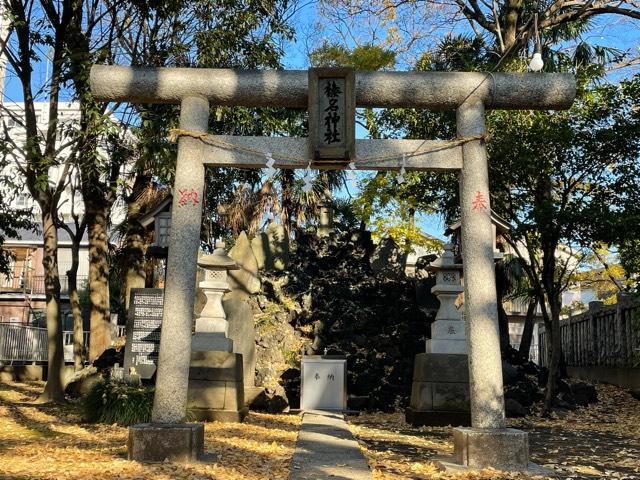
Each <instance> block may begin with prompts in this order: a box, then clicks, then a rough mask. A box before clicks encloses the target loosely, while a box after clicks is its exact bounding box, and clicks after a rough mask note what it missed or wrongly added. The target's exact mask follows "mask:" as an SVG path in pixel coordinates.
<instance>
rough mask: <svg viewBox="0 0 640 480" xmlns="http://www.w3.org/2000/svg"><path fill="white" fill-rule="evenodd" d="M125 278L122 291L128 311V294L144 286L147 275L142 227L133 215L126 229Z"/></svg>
mask: <svg viewBox="0 0 640 480" xmlns="http://www.w3.org/2000/svg"><path fill="white" fill-rule="evenodd" d="M125 258H126V259H127V278H126V279H125V281H126V284H125V285H126V288H125V291H124V306H125V310H126V311H127V312H128V311H129V296H130V294H131V289H132V288H144V286H145V283H146V280H147V275H146V265H145V263H146V262H145V258H144V228H143V227H142V225H140V222H138V220H137V219H135V217H134V218H133V219H130V220H129V228H128V230H127V254H126V257H125Z"/></svg>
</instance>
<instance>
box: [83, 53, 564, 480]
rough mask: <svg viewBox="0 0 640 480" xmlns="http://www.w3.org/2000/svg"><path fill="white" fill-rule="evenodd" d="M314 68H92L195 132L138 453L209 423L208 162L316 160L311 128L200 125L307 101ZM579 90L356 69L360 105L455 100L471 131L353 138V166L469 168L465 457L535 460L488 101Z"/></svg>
mask: <svg viewBox="0 0 640 480" xmlns="http://www.w3.org/2000/svg"><path fill="white" fill-rule="evenodd" d="M307 79H308V77H307V72H306V71H234V70H230V69H187V68H137V67H136V68H133V67H122V66H94V67H93V68H92V70H91V89H92V93H93V95H94V97H95V98H96V99H97V100H101V101H120V102H135V103H173V104H181V105H182V109H181V115H180V126H181V129H182V130H183V131H186V133H184V134H183V135H182V136H181V138H180V141H179V144H178V162H177V166H176V180H175V185H174V191H175V193H176V194H175V196H174V205H173V208H172V213H171V215H172V216H171V219H172V228H171V236H170V241H169V256H168V265H167V282H166V287H165V305H166V307H165V309H164V314H163V323H162V334H161V339H160V357H159V364H158V373H157V380H156V395H155V400H154V407H153V414H152V423H150V424H143V425H136V426H134V427H131V429H130V434H129V457H130V458H133V459H137V460H148V461H154V460H155V461H162V460H164V459H165V458H170V459H174V460H183V461H189V460H194V459H196V458H197V457H198V455H199V454H201V452H202V449H203V429H202V425H201V424H187V423H183V422H184V418H185V414H186V405H187V388H188V372H189V362H190V357H191V330H192V315H193V302H194V295H195V287H196V285H195V283H196V278H195V265H196V261H197V257H198V244H199V234H200V219H201V213H202V194H203V184H204V168H203V165H214V166H226V167H240V168H262V167H264V157H262V158H260V155H259V154H258V155H256V154H255V153H254V154H251V150H252V149H253V150H254V152H258V153H259V152H265V151H270V152H272V153H273V157H274V159H276V162H275V165H274V166H275V167H276V168H306V166H307V164H308V160H307V159H306V158H307V157H308V148H307V142H308V140H307V139H306V138H267V137H216V138H217V139H218V140H221V141H222V142H226V143H227V145H229V144H231V145H232V147H233V145H236V146H238V147H241V148H239V149H238V150H235V149H234V148H230V147H229V146H227V147H224V146H221V144H218V145H207V144H206V143H205V142H203V141H201V139H200V138H199V136H201V135H202V134H205V133H206V130H207V119H208V110H209V107H210V106H211V105H225V106H247V107H291V108H305V107H306V106H307V102H308V81H307ZM575 91H576V86H575V79H574V78H573V77H572V76H571V75H566V74H539V73H524V74H514V73H478V72H466V73H457V72H446V73H445V72H357V73H356V76H355V105H356V106H357V107H369V108H428V109H432V110H447V109H448V110H451V109H455V110H456V112H457V131H458V138H459V139H466V140H465V141H463V142H461V143H460V144H459V145H454V146H452V145H451V144H450V143H448V142H438V141H422V140H357V141H356V145H355V153H356V161H355V165H356V168H357V169H360V170H395V169H398V167H399V160H400V158H401V157H402V156H403V155H407V161H406V164H405V166H406V170H423V171H424V170H437V171H443V170H445V171H447V170H448V171H458V172H459V173H460V198H461V210H462V248H463V251H462V255H463V258H464V261H463V265H464V278H465V284H464V293H465V318H466V319H467V324H466V328H467V342H468V352H469V385H470V402H471V425H472V428H458V429H455V430H454V444H455V454H454V459H455V463H456V464H457V465H458V466H462V467H470V468H484V467H493V468H496V469H505V470H526V469H527V468H528V466H529V451H528V450H529V449H528V441H527V434H526V433H525V432H521V431H518V430H512V429H507V428H505V426H506V422H505V412H504V395H503V390H502V363H501V359H500V345H499V334H498V315H497V303H496V285H495V272H494V265H493V233H492V226H491V205H490V193H489V177H488V165H487V156H486V148H485V142H484V139H483V138H482V137H483V135H484V133H485V123H484V113H485V109H541V110H542V109H544V110H548V109H565V108H569V107H570V106H571V104H572V103H573V99H574V97H575ZM425 147H427V148H426V150H425ZM384 154H387V155H384ZM394 156H395V158H393V157H394ZM367 157H371V158H369V159H367ZM373 157H375V158H378V159H377V160H376V159H374V158H373ZM277 158H287V159H288V160H286V161H283V160H281V161H279V160H277ZM358 159H360V160H358ZM314 168H327V169H329V168H342V167H341V166H338V165H335V164H330V165H316V166H315V167H314Z"/></svg>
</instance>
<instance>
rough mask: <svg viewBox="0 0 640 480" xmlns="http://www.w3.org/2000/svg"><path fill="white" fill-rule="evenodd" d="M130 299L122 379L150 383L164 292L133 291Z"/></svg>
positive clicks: (153, 371)
mask: <svg viewBox="0 0 640 480" xmlns="http://www.w3.org/2000/svg"><path fill="white" fill-rule="evenodd" d="M129 298H130V299H129V317H128V318H127V337H126V342H125V346H124V375H125V376H129V375H131V374H137V375H139V376H140V377H141V378H145V379H149V378H151V377H153V374H154V373H155V372H156V366H157V365H158V351H159V349H160V327H161V325H162V311H163V302H164V291H163V290H162V289H161V288H132V289H131V294H130V297H129Z"/></svg>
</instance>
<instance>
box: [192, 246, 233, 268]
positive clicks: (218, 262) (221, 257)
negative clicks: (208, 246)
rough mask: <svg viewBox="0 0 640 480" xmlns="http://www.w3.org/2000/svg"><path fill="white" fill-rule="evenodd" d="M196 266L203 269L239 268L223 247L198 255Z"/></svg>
mask: <svg viewBox="0 0 640 480" xmlns="http://www.w3.org/2000/svg"><path fill="white" fill-rule="evenodd" d="M198 266H199V267H202V268H204V269H216V268H217V269H222V268H224V269H225V270H238V269H239V268H240V267H239V266H238V262H236V261H235V260H234V259H233V258H231V257H230V256H229V255H227V253H226V252H225V251H224V248H216V249H215V250H214V251H213V254H210V255H200V256H199V257H198Z"/></svg>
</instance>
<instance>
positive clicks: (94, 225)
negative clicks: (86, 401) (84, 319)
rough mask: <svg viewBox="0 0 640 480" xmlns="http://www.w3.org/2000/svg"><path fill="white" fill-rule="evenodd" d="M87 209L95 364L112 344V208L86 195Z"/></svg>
mask: <svg viewBox="0 0 640 480" xmlns="http://www.w3.org/2000/svg"><path fill="white" fill-rule="evenodd" d="M96 203H97V202H96ZM85 206H86V207H87V209H88V210H87V214H86V215H87V226H88V231H89V297H90V299H91V315H90V334H89V360H90V361H93V360H95V359H96V358H98V357H99V356H100V355H101V354H102V352H104V351H105V350H106V349H107V348H108V347H109V346H110V345H111V312H110V308H109V257H108V255H109V237H108V235H107V216H108V214H109V211H110V209H109V208H108V207H104V206H99V205H95V204H94V203H93V202H92V201H91V200H89V199H88V198H87V196H86V195H85ZM89 208H90V209H89Z"/></svg>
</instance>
